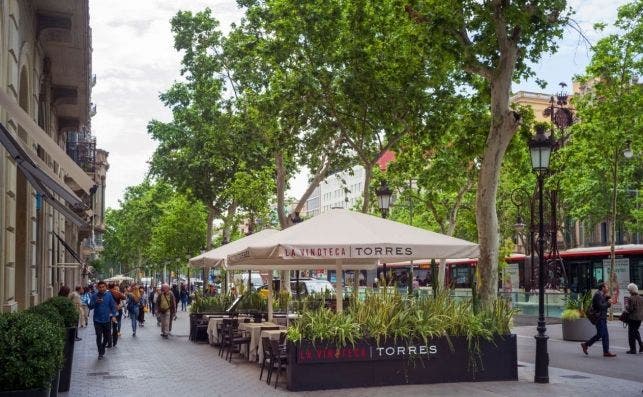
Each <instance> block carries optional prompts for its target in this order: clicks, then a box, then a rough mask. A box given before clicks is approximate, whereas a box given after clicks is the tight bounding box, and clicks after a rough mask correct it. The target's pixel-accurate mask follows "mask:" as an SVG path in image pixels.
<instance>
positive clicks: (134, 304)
mask: <svg viewBox="0 0 643 397" xmlns="http://www.w3.org/2000/svg"><path fill="white" fill-rule="evenodd" d="M141 299H142V296H141V293H140V291H139V289H138V286H137V285H136V284H132V286H131V287H129V291H128V292H127V311H128V313H129V317H130V320H131V321H132V336H133V337H136V324H137V323H138V310H139V305H140V304H141Z"/></svg>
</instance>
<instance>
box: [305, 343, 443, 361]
mask: <svg viewBox="0 0 643 397" xmlns="http://www.w3.org/2000/svg"><path fill="white" fill-rule="evenodd" d="M437 354H438V346H437V345H434V344H414V345H381V346H377V345H371V344H366V343H356V344H355V346H353V345H348V346H345V347H337V346H334V345H328V346H322V345H312V344H302V345H300V346H299V348H298V349H297V363H299V364H319V363H340V362H351V361H383V360H406V359H411V358H434V357H435V356H436V355H437Z"/></svg>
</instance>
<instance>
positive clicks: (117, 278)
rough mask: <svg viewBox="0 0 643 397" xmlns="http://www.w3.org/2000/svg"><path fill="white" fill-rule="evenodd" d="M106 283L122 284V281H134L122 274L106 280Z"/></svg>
mask: <svg viewBox="0 0 643 397" xmlns="http://www.w3.org/2000/svg"><path fill="white" fill-rule="evenodd" d="M104 281H106V282H108V283H120V282H122V281H134V279H133V278H131V277H127V276H123V275H122V274H117V275H116V276H114V277H110V278H106V279H105V280H104Z"/></svg>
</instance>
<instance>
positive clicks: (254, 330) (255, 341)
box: [239, 321, 279, 361]
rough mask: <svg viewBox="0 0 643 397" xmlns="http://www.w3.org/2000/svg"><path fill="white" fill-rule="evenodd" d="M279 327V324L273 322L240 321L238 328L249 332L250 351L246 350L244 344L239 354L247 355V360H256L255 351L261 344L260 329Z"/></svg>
mask: <svg viewBox="0 0 643 397" xmlns="http://www.w3.org/2000/svg"><path fill="white" fill-rule="evenodd" d="M274 327H279V325H277V324H275V323H273V322H269V321H266V322H262V323H241V324H239V330H241V331H246V332H248V333H249V334H250V346H249V349H250V352H249V353H248V352H247V351H246V347H245V345H242V346H241V354H243V355H247V356H248V361H257V352H258V351H259V350H262V349H259V346H260V345H261V331H262V329H263V328H274Z"/></svg>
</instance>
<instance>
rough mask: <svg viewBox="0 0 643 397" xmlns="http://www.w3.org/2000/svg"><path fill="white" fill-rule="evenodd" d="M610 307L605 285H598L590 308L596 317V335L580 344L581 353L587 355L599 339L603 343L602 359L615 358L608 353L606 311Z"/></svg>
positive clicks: (608, 341)
mask: <svg viewBox="0 0 643 397" xmlns="http://www.w3.org/2000/svg"><path fill="white" fill-rule="evenodd" d="M611 305H612V303H611V302H610V296H609V295H608V289H607V284H605V283H600V284H598V291H596V293H595V294H594V297H593V298H592V305H591V307H590V310H592V311H594V313H595V316H596V323H595V325H596V335H594V336H592V337H591V338H590V339H589V340H588V341H587V342H583V343H581V344H580V347H581V349H582V350H583V353H585V354H587V349H588V348H589V347H590V346H591V345H593V344H594V342H596V341H598V340H599V339H600V340H601V341H602V342H603V357H616V354H614V353H612V352H610V336H609V333H608V332H607V309H608V308H609V307H610V306H611ZM588 318H590V316H588Z"/></svg>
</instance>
